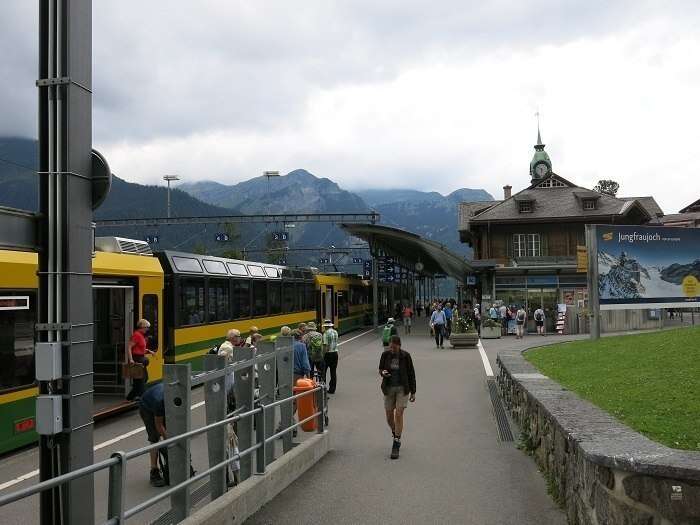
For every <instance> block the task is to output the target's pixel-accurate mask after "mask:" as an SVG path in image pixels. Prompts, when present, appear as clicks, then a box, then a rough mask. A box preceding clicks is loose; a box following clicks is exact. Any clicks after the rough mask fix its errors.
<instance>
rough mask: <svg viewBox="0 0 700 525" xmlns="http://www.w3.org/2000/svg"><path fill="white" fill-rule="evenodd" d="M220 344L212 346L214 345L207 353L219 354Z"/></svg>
mask: <svg viewBox="0 0 700 525" xmlns="http://www.w3.org/2000/svg"><path fill="white" fill-rule="evenodd" d="M219 346H221V345H216V346H212V347H211V348H210V349H209V352H207V353H208V354H213V355H219Z"/></svg>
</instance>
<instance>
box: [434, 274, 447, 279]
mask: <svg viewBox="0 0 700 525" xmlns="http://www.w3.org/2000/svg"><path fill="white" fill-rule="evenodd" d="M433 279H447V274H444V273H436V274H434V275H433Z"/></svg>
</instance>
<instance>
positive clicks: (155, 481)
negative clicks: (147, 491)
mask: <svg viewBox="0 0 700 525" xmlns="http://www.w3.org/2000/svg"><path fill="white" fill-rule="evenodd" d="M151 485H153V486H154V487H165V480H164V479H163V476H161V475H160V469H157V468H152V469H151Z"/></svg>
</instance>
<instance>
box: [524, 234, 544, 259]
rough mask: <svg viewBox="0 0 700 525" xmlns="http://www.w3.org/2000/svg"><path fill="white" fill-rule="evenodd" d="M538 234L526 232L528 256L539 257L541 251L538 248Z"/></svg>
mask: <svg viewBox="0 0 700 525" xmlns="http://www.w3.org/2000/svg"><path fill="white" fill-rule="evenodd" d="M540 246H541V244H540V234H539V233H528V234H527V256H528V257H540V256H541V255H542V252H541V250H540Z"/></svg>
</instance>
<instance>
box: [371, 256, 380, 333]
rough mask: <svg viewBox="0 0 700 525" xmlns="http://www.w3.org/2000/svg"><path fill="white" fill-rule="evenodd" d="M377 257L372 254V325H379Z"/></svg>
mask: <svg viewBox="0 0 700 525" xmlns="http://www.w3.org/2000/svg"><path fill="white" fill-rule="evenodd" d="M378 266H379V265H378V264H377V258H376V257H375V256H374V255H373V256H372V325H373V326H374V327H375V328H377V327H378V326H379V277H378V276H377V274H378V273H379V270H378Z"/></svg>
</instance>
